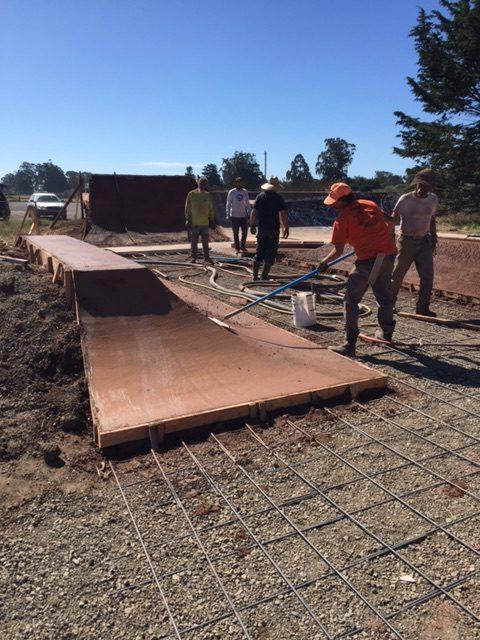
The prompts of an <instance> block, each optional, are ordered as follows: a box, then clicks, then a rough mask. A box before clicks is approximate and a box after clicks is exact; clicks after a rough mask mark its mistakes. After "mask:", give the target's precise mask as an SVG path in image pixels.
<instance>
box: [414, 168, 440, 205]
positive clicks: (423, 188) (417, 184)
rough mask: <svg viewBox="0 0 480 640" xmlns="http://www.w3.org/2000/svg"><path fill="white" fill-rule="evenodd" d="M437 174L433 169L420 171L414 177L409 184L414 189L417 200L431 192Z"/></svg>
mask: <svg viewBox="0 0 480 640" xmlns="http://www.w3.org/2000/svg"><path fill="white" fill-rule="evenodd" d="M436 179H437V174H436V173H435V171H434V170H433V169H421V170H420V171H418V172H417V173H416V174H415V175H414V176H413V180H412V182H411V186H412V187H413V188H414V193H415V195H416V196H418V197H419V198H425V197H426V196H428V194H429V193H430V191H433V187H434V186H435V182H436Z"/></svg>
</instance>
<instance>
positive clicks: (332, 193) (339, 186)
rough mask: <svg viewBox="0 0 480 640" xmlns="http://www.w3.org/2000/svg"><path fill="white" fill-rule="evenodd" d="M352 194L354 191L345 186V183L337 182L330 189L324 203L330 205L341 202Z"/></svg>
mask: <svg viewBox="0 0 480 640" xmlns="http://www.w3.org/2000/svg"><path fill="white" fill-rule="evenodd" d="M351 193H352V190H351V189H350V187H349V186H348V184H345V182H335V183H334V184H332V186H331V187H330V190H329V192H328V196H327V197H326V198H325V200H324V201H323V202H324V203H325V204H327V205H330V204H333V203H334V202H336V201H337V200H339V199H340V198H344V197H345V196H349V195H350V194H351Z"/></svg>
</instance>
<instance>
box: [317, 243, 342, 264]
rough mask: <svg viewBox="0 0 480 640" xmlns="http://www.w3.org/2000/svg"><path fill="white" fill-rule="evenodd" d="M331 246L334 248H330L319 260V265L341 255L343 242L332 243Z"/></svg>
mask: <svg viewBox="0 0 480 640" xmlns="http://www.w3.org/2000/svg"><path fill="white" fill-rule="evenodd" d="M333 246H334V249H332V250H331V251H330V253H329V254H328V255H326V256H325V258H323V259H322V260H321V262H320V266H321V265H326V264H327V262H331V261H332V260H335V259H336V258H339V257H340V256H341V255H343V251H344V249H345V244H334V245H333Z"/></svg>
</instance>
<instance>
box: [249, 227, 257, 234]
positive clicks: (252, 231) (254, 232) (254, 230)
mask: <svg viewBox="0 0 480 640" xmlns="http://www.w3.org/2000/svg"><path fill="white" fill-rule="evenodd" d="M250 233H251V234H252V236H254V235H256V233H257V227H256V226H255V225H253V224H252V226H251V227H250Z"/></svg>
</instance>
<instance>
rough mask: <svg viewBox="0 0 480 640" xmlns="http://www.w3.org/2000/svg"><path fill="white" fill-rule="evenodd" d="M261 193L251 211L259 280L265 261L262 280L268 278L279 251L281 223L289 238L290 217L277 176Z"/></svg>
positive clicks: (256, 271)
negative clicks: (278, 191) (255, 236)
mask: <svg viewBox="0 0 480 640" xmlns="http://www.w3.org/2000/svg"><path fill="white" fill-rule="evenodd" d="M260 188H261V190H262V193H260V194H259V195H258V196H257V198H256V200H255V204H254V205H253V209H252V211H251V213H250V232H251V233H252V235H255V234H256V233H257V227H258V234H257V252H256V254H255V258H254V259H253V279H254V280H258V272H259V270H260V265H261V264H262V263H263V270H262V280H266V279H267V278H268V274H269V273H270V269H271V267H272V264H273V263H274V262H275V260H276V257H277V252H278V241H279V237H280V225H281V226H282V227H283V238H288V233H289V230H288V219H287V212H286V211H285V201H284V199H283V198H282V196H281V195H280V194H279V193H277V189H281V188H282V187H281V184H280V182H279V180H278V178H276V177H271V178H270V180H269V181H268V182H266V183H265V184H262V186H261V187H260Z"/></svg>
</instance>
